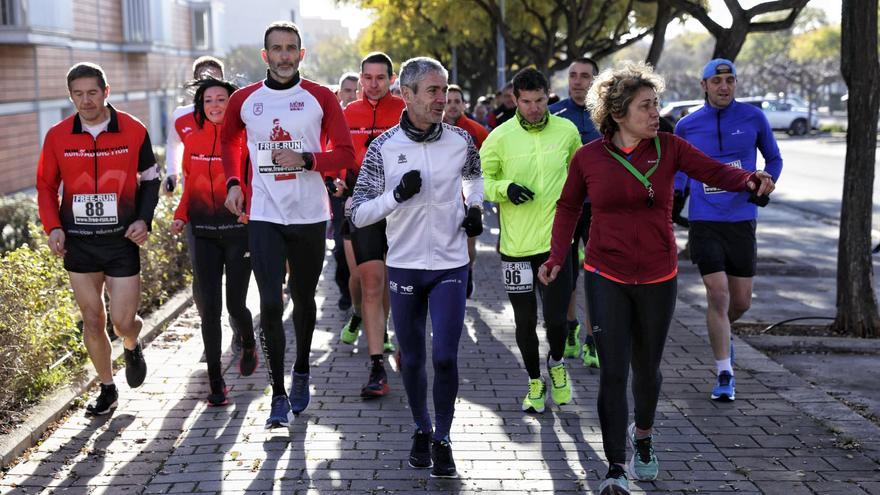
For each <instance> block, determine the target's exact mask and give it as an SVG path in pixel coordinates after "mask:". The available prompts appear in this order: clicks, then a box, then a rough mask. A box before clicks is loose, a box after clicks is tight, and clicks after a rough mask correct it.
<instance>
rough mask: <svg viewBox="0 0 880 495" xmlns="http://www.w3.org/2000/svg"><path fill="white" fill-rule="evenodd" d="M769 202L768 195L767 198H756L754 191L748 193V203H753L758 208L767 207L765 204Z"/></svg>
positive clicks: (756, 194)
mask: <svg viewBox="0 0 880 495" xmlns="http://www.w3.org/2000/svg"><path fill="white" fill-rule="evenodd" d="M769 202H770V196H769V195H768V196H758V193H756V192H755V191H752V192H750V193H749V203H754V204H756V205H758V206H760V207H761V208H763V207H765V206H767V204H768V203H769Z"/></svg>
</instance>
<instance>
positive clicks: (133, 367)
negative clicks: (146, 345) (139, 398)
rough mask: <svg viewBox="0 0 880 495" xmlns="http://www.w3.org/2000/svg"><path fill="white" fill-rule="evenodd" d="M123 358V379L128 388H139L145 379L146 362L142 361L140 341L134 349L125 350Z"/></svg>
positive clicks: (142, 352)
mask: <svg viewBox="0 0 880 495" xmlns="http://www.w3.org/2000/svg"><path fill="white" fill-rule="evenodd" d="M123 356H125V379H126V380H127V381H128V386H129V387H131V388H138V387H140V386H141V384H143V383H144V379H145V378H146V377H147V362H146V361H145V360H144V350H143V348H141V343H140V341H138V343H137V346H135V348H134V349H132V350H130V351H129V350H128V349H125V351H124V352H123Z"/></svg>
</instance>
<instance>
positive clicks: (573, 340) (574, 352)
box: [562, 323, 581, 358]
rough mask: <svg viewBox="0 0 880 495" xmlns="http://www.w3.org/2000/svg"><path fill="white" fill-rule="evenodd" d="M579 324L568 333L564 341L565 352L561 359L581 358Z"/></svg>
mask: <svg viewBox="0 0 880 495" xmlns="http://www.w3.org/2000/svg"><path fill="white" fill-rule="evenodd" d="M580 343H581V324H580V323H578V324H577V326H576V327H574V328H572V329H570V330H569V331H568V338H566V339H565V351H564V352H563V353H562V356H563V357H567V358H578V357H580V356H581V346H580Z"/></svg>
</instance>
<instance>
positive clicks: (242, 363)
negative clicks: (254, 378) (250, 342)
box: [238, 344, 260, 376]
mask: <svg viewBox="0 0 880 495" xmlns="http://www.w3.org/2000/svg"><path fill="white" fill-rule="evenodd" d="M259 362H260V359H259V357H257V345H256V344H254V346H253V347H245V348H244V349H242V351H241V357H239V358H238V372H239V374H241V376H251V375H253V374H254V370H255V369H257V364H259Z"/></svg>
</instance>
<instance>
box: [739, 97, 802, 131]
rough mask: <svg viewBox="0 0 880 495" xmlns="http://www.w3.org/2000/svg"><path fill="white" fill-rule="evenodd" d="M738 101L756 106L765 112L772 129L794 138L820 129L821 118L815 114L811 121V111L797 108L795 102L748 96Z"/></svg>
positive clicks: (800, 107)
mask: <svg viewBox="0 0 880 495" xmlns="http://www.w3.org/2000/svg"><path fill="white" fill-rule="evenodd" d="M737 101H739V102H742V103H749V104H752V105H755V106H756V107H758V108H760V109H761V110H763V111H764V115H766V116H767V120H768V121H770V127H772V128H773V130H775V131H776V130H778V131H786V132H788V133H789V134H791V135H792V136H803V135H804V134H806V133H808V132H809V131H810V129H818V128H819V117H818V116H816V114H815V113H813V116H812V119H810V112H809V110H807V108H806V107H802V106H797V104H796V102H794V101H788V100H779V99H774V98H765V97H762V96H747V97H745V98H737Z"/></svg>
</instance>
